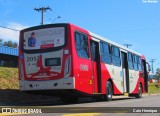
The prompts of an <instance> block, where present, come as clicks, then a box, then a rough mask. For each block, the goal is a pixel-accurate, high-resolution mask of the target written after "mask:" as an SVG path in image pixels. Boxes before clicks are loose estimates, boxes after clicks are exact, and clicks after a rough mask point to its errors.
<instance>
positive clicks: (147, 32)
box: [0, 0, 160, 71]
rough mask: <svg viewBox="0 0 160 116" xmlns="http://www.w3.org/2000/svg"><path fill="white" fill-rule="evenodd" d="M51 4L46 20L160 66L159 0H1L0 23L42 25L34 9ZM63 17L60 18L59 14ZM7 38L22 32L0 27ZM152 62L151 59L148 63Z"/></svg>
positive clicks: (0, 33)
mask: <svg viewBox="0 0 160 116" xmlns="http://www.w3.org/2000/svg"><path fill="white" fill-rule="evenodd" d="M47 6H49V7H50V8H51V9H52V11H50V10H48V11H46V12H45V13H44V23H45V24H51V23H72V24H75V25H77V26H79V27H81V28H84V29H86V30H89V31H91V32H94V33H96V34H98V35H100V36H103V37H105V38H107V39H110V40H112V41H114V42H117V43H119V44H121V45H124V44H132V46H130V47H129V48H130V49H133V50H134V51H136V52H139V53H141V54H144V55H145V56H146V59H147V61H148V62H149V61H150V59H156V61H155V63H154V71H155V70H156V68H158V67H160V0H0V11H1V15H0V26H6V27H9V28H13V29H16V30H21V29H24V28H27V27H31V26H36V25H40V24H41V13H40V12H37V11H35V10H34V8H40V7H47ZM59 16H60V18H57V17H59ZM0 38H2V39H3V40H4V41H8V40H12V41H14V42H18V41H19V31H13V30H9V29H4V28H1V27H0ZM149 63H150V62H149Z"/></svg>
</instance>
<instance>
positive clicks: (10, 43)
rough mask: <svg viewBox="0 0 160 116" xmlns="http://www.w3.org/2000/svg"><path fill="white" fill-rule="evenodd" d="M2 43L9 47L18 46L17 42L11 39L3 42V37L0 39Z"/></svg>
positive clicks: (0, 43)
mask: <svg viewBox="0 0 160 116" xmlns="http://www.w3.org/2000/svg"><path fill="white" fill-rule="evenodd" d="M0 45H3V46H8V47H13V48H17V47H18V44H17V42H12V41H10V40H9V41H4V42H3V39H0Z"/></svg>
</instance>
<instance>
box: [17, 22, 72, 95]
mask: <svg viewBox="0 0 160 116" xmlns="http://www.w3.org/2000/svg"><path fill="white" fill-rule="evenodd" d="M69 27H70V26H69V25H68V24H54V25H43V26H36V27H31V28H27V29H24V30H22V31H21V32H20V41H19V43H20V47H19V81H20V90H21V91H32V92H36V91H38V92H41V91H43V90H64V89H65V90H66V89H74V87H75V85H74V78H73V76H72V75H73V74H72V70H71V65H72V64H71V61H72V59H71V50H70V46H71V45H70V43H69V42H68V41H70V40H69V39H70V33H68V32H69ZM67 43H68V44H67Z"/></svg>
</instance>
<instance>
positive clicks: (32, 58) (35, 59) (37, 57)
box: [27, 56, 39, 62]
mask: <svg viewBox="0 0 160 116" xmlns="http://www.w3.org/2000/svg"><path fill="white" fill-rule="evenodd" d="M38 59H39V56H34V57H27V62H30V61H38Z"/></svg>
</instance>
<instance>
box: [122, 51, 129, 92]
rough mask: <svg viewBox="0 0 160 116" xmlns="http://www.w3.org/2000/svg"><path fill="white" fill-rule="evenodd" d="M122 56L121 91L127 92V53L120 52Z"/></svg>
mask: <svg viewBox="0 0 160 116" xmlns="http://www.w3.org/2000/svg"><path fill="white" fill-rule="evenodd" d="M121 57H122V73H123V74H122V75H123V84H122V85H123V92H124V93H129V72H128V71H129V70H128V62H127V61H128V60H127V53H125V52H121Z"/></svg>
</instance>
